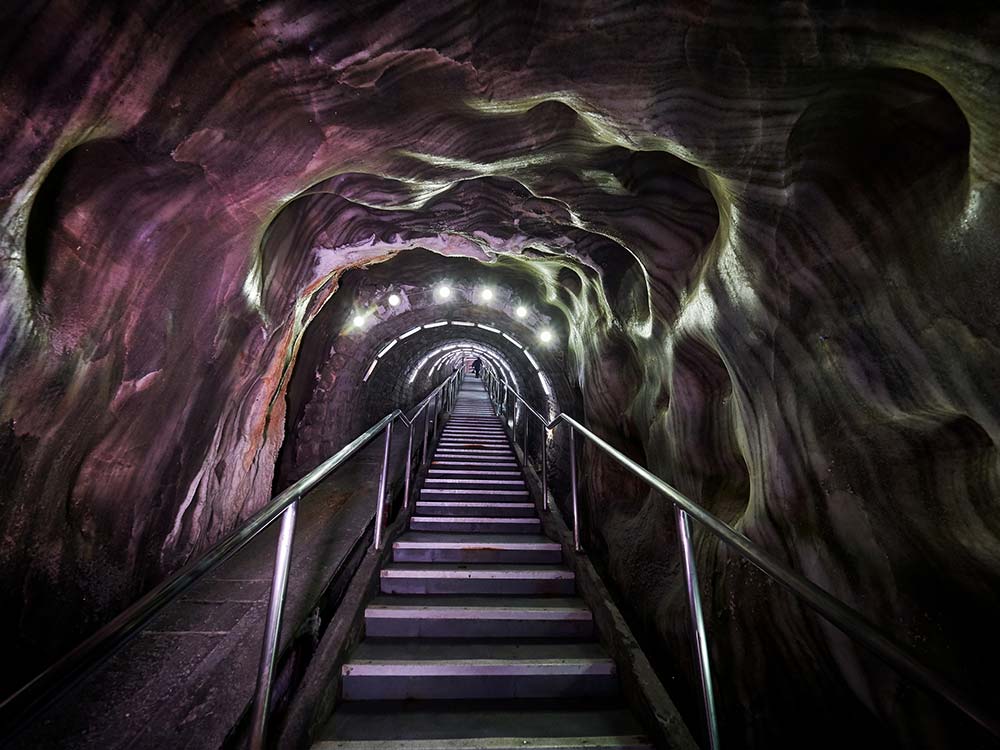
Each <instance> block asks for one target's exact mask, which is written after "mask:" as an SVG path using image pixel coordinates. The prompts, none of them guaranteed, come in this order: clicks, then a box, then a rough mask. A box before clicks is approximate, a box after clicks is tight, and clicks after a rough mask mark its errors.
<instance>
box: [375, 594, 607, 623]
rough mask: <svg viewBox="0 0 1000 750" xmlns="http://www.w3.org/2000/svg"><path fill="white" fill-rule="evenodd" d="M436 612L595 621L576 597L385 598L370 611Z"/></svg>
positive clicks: (427, 595)
mask: <svg viewBox="0 0 1000 750" xmlns="http://www.w3.org/2000/svg"><path fill="white" fill-rule="evenodd" d="M372 608H375V609H379V610H387V609H399V610H415V609H433V610H442V611H450V610H469V611H471V610H481V611H489V612H492V611H494V610H495V611H530V612H549V611H552V612H567V613H568V612H578V613H581V614H582V613H586V615H587V616H588V617H591V616H592V614H591V611H590V609H589V608H588V607H587V605H586V603H585V602H584V601H583V599H581V598H580V597H576V596H488V595H480V596H468V595H467V596H460V595H434V594H423V595H409V596H391V595H385V594H381V595H379V596H376V597H375V598H374V599H372V601H371V603H370V604H369V605H368V609H372Z"/></svg>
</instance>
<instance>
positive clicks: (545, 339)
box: [538, 328, 552, 344]
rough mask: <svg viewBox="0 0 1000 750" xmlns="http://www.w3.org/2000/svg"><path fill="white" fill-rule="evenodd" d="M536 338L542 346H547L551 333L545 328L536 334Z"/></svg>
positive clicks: (550, 339)
mask: <svg viewBox="0 0 1000 750" xmlns="http://www.w3.org/2000/svg"><path fill="white" fill-rule="evenodd" d="M538 338H539V340H540V341H541V342H542V343H543V344H547V343H549V342H550V341H552V331H550V330H548V329H547V328H546V329H545V330H544V331H542V332H541V333H540V334H538Z"/></svg>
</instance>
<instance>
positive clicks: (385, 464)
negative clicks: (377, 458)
mask: <svg viewBox="0 0 1000 750" xmlns="http://www.w3.org/2000/svg"><path fill="white" fill-rule="evenodd" d="M391 447H392V422H389V424H387V425H386V426H385V449H384V450H383V452H382V474H381V475H380V476H379V480H378V504H377V506H376V508H375V549H382V518H383V516H384V515H385V496H386V494H387V493H388V487H387V485H388V477H389V449H390V448H391Z"/></svg>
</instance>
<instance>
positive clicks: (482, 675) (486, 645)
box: [341, 638, 618, 700]
mask: <svg viewBox="0 0 1000 750" xmlns="http://www.w3.org/2000/svg"><path fill="white" fill-rule="evenodd" d="M341 685H342V687H343V697H344V700H407V699H423V700H426V699H448V698H451V699H458V698H461V699H476V698H493V699H497V698H531V697H536V698H549V697H557V696H558V697H560V698H570V697H598V696H610V695H615V694H616V693H617V692H618V676H617V672H616V669H615V664H614V662H613V661H612V660H611V659H610V657H608V655H607V654H606V653H605V652H604V650H603V649H602V648H601V647H600V646H599V645H598V644H594V643H573V642H569V643H559V642H556V643H535V642H530V641H527V642H516V643H509V644H499V643H496V642H492V641H483V642H476V641H472V642H469V641H461V640H459V641H454V642H450V641H435V640H430V639H427V640H412V639H410V640H400V641H395V640H392V639H379V638H369V639H368V640H365V641H363V642H362V643H361V644H360V645H359V646H358V648H357V649H355V651H354V653H353V654H352V655H351V659H350V661H348V662H347V663H346V664H344V665H343V667H341Z"/></svg>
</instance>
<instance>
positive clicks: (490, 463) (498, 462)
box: [431, 456, 521, 474]
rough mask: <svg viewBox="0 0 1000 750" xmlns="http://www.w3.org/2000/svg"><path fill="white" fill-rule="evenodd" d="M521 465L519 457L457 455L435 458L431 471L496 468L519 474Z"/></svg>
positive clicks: (487, 469)
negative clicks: (469, 457) (463, 456)
mask: <svg viewBox="0 0 1000 750" xmlns="http://www.w3.org/2000/svg"><path fill="white" fill-rule="evenodd" d="M520 468H521V467H520V465H519V464H518V463H517V459H516V458H514V457H513V456H511V457H510V458H476V459H462V457H461V456H456V457H455V458H454V459H450V458H447V457H445V458H440V459H438V458H434V459H433V460H432V461H431V471H433V470H434V469H473V470H476V471H489V470H491V469H496V470H498V471H500V470H503V471H517V473H518V474H520V473H521V471H520Z"/></svg>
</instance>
